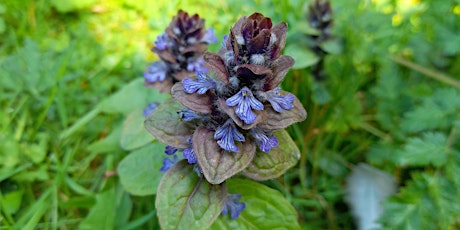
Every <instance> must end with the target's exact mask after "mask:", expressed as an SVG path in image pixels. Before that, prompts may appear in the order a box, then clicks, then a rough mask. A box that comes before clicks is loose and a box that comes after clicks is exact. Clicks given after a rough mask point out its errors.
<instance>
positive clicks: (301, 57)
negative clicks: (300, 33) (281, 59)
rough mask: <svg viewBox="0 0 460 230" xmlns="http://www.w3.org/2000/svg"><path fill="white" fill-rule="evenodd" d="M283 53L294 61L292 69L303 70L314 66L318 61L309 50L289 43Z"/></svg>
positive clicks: (303, 46) (304, 46) (300, 45)
mask: <svg viewBox="0 0 460 230" xmlns="http://www.w3.org/2000/svg"><path fill="white" fill-rule="evenodd" d="M284 53H285V54H286V55H288V56H291V57H292V58H294V60H295V64H294V66H293V67H292V68H293V69H303V68H306V67H309V66H312V65H314V64H316V63H317V62H318V61H319V58H318V56H316V55H315V54H314V53H313V52H312V51H311V50H310V48H308V47H307V46H306V45H302V44H295V43H291V44H290V45H287V46H286V49H285V50H284Z"/></svg>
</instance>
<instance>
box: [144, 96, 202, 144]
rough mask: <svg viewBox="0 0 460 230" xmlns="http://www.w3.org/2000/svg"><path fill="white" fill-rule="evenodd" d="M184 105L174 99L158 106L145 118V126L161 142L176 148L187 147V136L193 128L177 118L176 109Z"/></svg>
mask: <svg viewBox="0 0 460 230" xmlns="http://www.w3.org/2000/svg"><path fill="white" fill-rule="evenodd" d="M183 109H184V107H183V106H182V105H181V104H180V103H179V102H177V101H176V100H172V99H171V100H168V101H166V102H164V103H163V104H161V105H160V106H158V108H156V109H155V110H154V111H153V112H152V113H151V114H150V115H149V116H148V117H147V119H146V120H145V122H144V125H145V128H146V129H147V130H148V131H149V132H150V133H151V134H152V135H153V136H154V137H155V138H156V139H158V140H160V141H161V142H163V143H165V144H167V145H171V146H174V147H176V148H188V146H189V144H188V142H187V140H188V138H189V137H190V136H191V135H192V134H193V130H192V129H190V127H188V125H187V123H186V122H182V121H181V120H180V119H179V115H178V114H177V112H178V111H181V110H183Z"/></svg>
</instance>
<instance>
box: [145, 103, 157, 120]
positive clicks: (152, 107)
mask: <svg viewBox="0 0 460 230" xmlns="http://www.w3.org/2000/svg"><path fill="white" fill-rule="evenodd" d="M157 107H158V104H157V103H148V104H147V108H145V109H144V110H143V112H144V116H146V117H147V116H148V115H150V114H151V113H152V112H153V110H155V109H156V108H157Z"/></svg>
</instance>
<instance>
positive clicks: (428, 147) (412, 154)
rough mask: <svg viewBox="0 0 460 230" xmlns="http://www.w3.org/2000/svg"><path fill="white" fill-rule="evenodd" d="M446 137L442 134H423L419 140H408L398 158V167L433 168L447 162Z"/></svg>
mask: <svg viewBox="0 0 460 230" xmlns="http://www.w3.org/2000/svg"><path fill="white" fill-rule="evenodd" d="M446 142H447V137H446V136H445V135H444V134H442V133H424V134H423V135H422V137H421V138H418V137H415V138H410V139H409V140H408V142H407V144H406V145H405V146H404V150H403V151H402V152H401V153H400V154H399V156H398V163H399V164H400V165H411V166H425V165H429V164H433V165H434V166H441V165H444V164H445V163H446V161H447V155H448V154H447V149H446Z"/></svg>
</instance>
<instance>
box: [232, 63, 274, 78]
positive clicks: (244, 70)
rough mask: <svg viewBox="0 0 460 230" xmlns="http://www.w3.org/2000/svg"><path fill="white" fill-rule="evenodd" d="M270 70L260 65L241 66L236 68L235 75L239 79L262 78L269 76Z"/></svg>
mask: <svg viewBox="0 0 460 230" xmlns="http://www.w3.org/2000/svg"><path fill="white" fill-rule="evenodd" d="M271 73H272V70H271V69H269V68H267V67H265V66H261V65H254V64H243V65H240V66H239V67H238V69H237V70H236V74H237V75H238V76H240V77H255V78H264V77H265V76H267V75H270V74H271Z"/></svg>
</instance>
